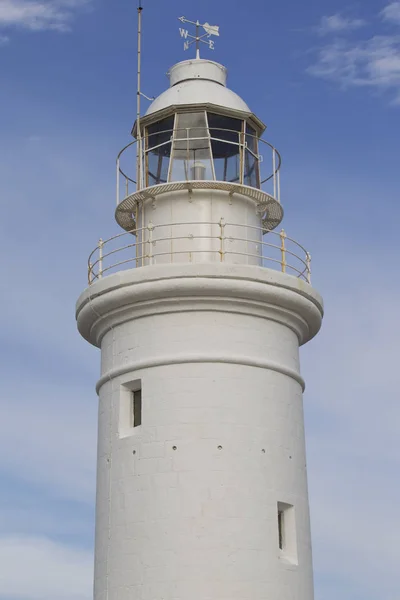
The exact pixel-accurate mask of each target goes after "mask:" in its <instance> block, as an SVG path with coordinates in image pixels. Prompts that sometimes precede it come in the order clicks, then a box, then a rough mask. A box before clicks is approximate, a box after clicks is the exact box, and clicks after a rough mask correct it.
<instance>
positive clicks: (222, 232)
mask: <svg viewBox="0 0 400 600" xmlns="http://www.w3.org/2000/svg"><path fill="white" fill-rule="evenodd" d="M218 224H219V227H220V236H219V239H220V241H221V244H220V250H219V255H220V259H221V262H224V260H225V225H226V223H225V219H223V218H221V220H220V222H219V223H218Z"/></svg>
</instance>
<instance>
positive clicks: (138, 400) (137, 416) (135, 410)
mask: <svg viewBox="0 0 400 600" xmlns="http://www.w3.org/2000/svg"><path fill="white" fill-rule="evenodd" d="M132 404H133V406H132V417H133V426H134V427H139V425H141V424H142V388H140V389H138V390H133V392H132Z"/></svg>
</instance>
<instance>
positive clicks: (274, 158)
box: [272, 148, 277, 200]
mask: <svg viewBox="0 0 400 600" xmlns="http://www.w3.org/2000/svg"><path fill="white" fill-rule="evenodd" d="M275 171H276V156H275V148H272V174H273V175H272V182H273V186H274V188H273V189H274V198H275V200H276V199H277V197H276V172H275Z"/></svg>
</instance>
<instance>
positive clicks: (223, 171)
mask: <svg viewBox="0 0 400 600" xmlns="http://www.w3.org/2000/svg"><path fill="white" fill-rule="evenodd" d="M207 117H208V125H209V128H210V135H211V149H212V154H213V159H214V169H215V178H216V180H217V181H229V182H232V183H240V145H239V143H240V138H241V132H242V128H243V121H241V120H240V119H233V118H231V117H227V116H224V115H217V114H214V113H208V114H207Z"/></svg>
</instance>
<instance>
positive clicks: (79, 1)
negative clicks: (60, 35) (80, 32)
mask: <svg viewBox="0 0 400 600" xmlns="http://www.w3.org/2000/svg"><path fill="white" fill-rule="evenodd" d="M88 1H89V0H1V2H0V28H2V29H5V28H23V29H28V30H31V31H43V30H49V29H50V30H56V31H68V30H69V28H70V23H71V20H72V18H73V16H74V12H75V11H76V10H77V9H79V8H82V7H83V6H85V5H87V4H88Z"/></svg>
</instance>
